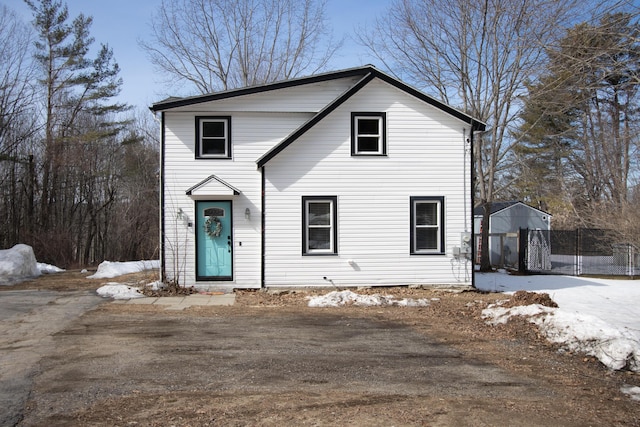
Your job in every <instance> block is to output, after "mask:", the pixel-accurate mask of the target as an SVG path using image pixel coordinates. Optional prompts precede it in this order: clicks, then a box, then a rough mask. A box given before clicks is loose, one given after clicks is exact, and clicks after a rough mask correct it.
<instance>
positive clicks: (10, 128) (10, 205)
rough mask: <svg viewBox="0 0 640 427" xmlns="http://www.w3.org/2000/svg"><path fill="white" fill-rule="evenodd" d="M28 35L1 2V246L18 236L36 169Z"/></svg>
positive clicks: (25, 222) (29, 208)
mask: <svg viewBox="0 0 640 427" xmlns="http://www.w3.org/2000/svg"><path fill="white" fill-rule="evenodd" d="M32 36H33V33H32V32H31V31H30V28H29V27H27V26H26V25H24V24H23V23H22V22H21V21H20V20H19V19H18V18H17V16H16V15H15V13H14V12H12V11H10V10H9V9H8V8H7V7H6V6H0V189H1V190H0V200H1V202H0V204H1V206H0V212H2V213H3V214H0V215H1V217H2V218H4V219H5V224H6V226H7V228H6V230H5V232H4V233H2V232H0V247H7V246H9V245H10V244H12V243H13V242H15V241H17V240H19V239H21V238H22V236H23V234H24V232H25V231H26V230H28V228H29V227H30V225H31V221H30V217H32V216H33V206H34V191H35V185H34V178H35V170H34V156H33V153H34V151H33V147H32V144H31V142H30V139H31V136H32V135H33V134H34V133H36V132H37V131H38V127H37V126H36V118H35V117H36V114H34V109H33V104H32V103H33V101H34V87H33V84H32V81H33V79H34V76H35V67H34V63H33V61H32V60H31V54H30V44H31V43H32V41H33V39H32ZM23 206H24V207H25V209H23V208H22V207H23Z"/></svg>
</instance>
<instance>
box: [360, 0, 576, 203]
mask: <svg viewBox="0 0 640 427" xmlns="http://www.w3.org/2000/svg"><path fill="white" fill-rule="evenodd" d="M576 3H577V2H575V1H573V0H569V1H563V2H558V1H556V0H524V1H522V0H517V1H516V0H492V1H489V0H452V1H448V2H441V1H438V0H417V1H416V0H397V1H395V2H394V3H393V5H392V6H391V8H390V10H389V13H388V14H386V15H385V16H384V17H382V18H380V19H379V20H378V21H377V23H376V25H375V27H374V28H372V29H369V30H362V31H360V32H359V38H360V41H361V42H362V43H363V44H364V45H365V46H367V47H368V48H369V49H370V50H371V51H372V52H373V53H374V54H375V55H376V56H377V57H378V58H379V59H380V60H381V61H382V62H383V63H384V64H385V66H386V67H387V68H388V69H390V70H392V71H393V72H395V74H397V75H398V76H400V77H402V78H404V79H406V80H409V81H411V82H414V83H415V84H416V85H418V86H420V87H421V88H422V89H423V90H424V91H426V92H428V93H431V94H433V95H434V96H435V97H436V98H438V99H440V100H442V101H444V102H446V103H448V104H451V105H454V106H458V107H459V108H461V109H462V110H464V111H465V112H467V113H468V114H470V115H472V116H474V117H476V118H478V119H480V120H482V121H484V122H486V123H487V124H488V126H489V131H488V132H486V133H485V134H484V135H477V136H478V137H480V136H481V138H476V139H475V149H474V157H475V158H474V166H475V176H476V186H477V188H476V191H477V192H478V194H479V199H480V200H482V201H492V200H494V199H495V198H496V194H499V193H500V191H501V188H500V187H499V174H500V172H501V171H502V170H503V169H504V168H505V167H506V165H507V160H508V153H509V150H510V149H511V148H512V147H513V145H514V144H515V143H516V141H515V140H513V139H510V138H509V131H510V128H511V127H513V126H514V125H515V123H516V121H517V112H518V107H519V105H518V104H519V102H518V96H519V95H520V94H521V93H522V92H523V90H524V84H525V82H526V81H527V79H528V78H530V77H531V76H532V75H535V73H536V72H537V71H538V69H539V67H540V64H541V63H542V62H543V61H542V60H543V59H544V50H543V48H542V47H543V46H544V45H545V44H547V43H550V42H551V41H553V40H555V39H557V37H558V34H559V31H561V30H562V27H563V24H566V23H567V22H568V20H569V19H572V18H574V17H575V12H576V9H575V6H576ZM580 5H582V3H580Z"/></svg>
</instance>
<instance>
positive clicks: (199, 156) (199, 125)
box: [195, 116, 232, 160]
mask: <svg viewBox="0 0 640 427" xmlns="http://www.w3.org/2000/svg"><path fill="white" fill-rule="evenodd" d="M207 121H209V122H224V123H225V129H226V135H225V153H224V154H203V145H202V135H201V128H202V123H204V122H207ZM195 144H196V147H195V155H196V159H206V160H211V159H225V160H226V159H231V157H232V156H231V116H196V141H195Z"/></svg>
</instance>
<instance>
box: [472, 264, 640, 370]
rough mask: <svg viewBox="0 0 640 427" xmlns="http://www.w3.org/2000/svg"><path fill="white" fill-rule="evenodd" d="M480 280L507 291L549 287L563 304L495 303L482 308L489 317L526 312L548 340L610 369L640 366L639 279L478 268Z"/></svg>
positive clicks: (479, 284) (488, 287)
mask: <svg viewBox="0 0 640 427" xmlns="http://www.w3.org/2000/svg"><path fill="white" fill-rule="evenodd" d="M476 286H477V287H478V288H479V289H483V290H494V291H495V290H498V289H499V290H501V291H503V292H505V293H513V292H515V291H518V290H526V291H529V292H540V293H547V294H549V295H550V296H551V298H552V299H553V300H554V301H555V302H556V303H557V304H558V306H559V307H558V308H550V307H544V306H541V305H538V304H535V305H529V306H520V307H512V308H505V307H500V306H499V305H493V306H490V307H488V308H486V309H485V310H483V312H482V316H483V318H485V319H486V321H487V323H489V324H498V323H505V322H507V321H508V320H509V318H511V317H512V316H523V317H527V318H528V320H529V321H530V322H531V323H534V324H535V325H537V327H538V329H539V330H540V332H541V333H542V334H543V335H544V336H545V337H546V338H547V339H548V340H549V341H551V342H553V343H557V344H560V345H561V346H562V347H563V348H565V349H567V350H570V351H576V352H582V353H585V354H588V355H591V356H594V357H596V358H598V360H600V362H601V363H602V364H604V365H605V366H607V367H608V368H610V369H614V370H620V369H629V370H631V371H635V372H640V316H638V315H637V314H636V312H637V307H638V304H640V283H639V282H638V281H634V280H609V279H591V278H577V277H569V276H510V275H507V274H477V275H476Z"/></svg>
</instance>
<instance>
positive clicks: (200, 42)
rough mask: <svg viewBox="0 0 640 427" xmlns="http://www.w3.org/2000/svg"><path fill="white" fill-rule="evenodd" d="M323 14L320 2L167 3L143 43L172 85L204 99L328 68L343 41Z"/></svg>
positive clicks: (197, 0) (173, 0) (215, 0)
mask: <svg viewBox="0 0 640 427" xmlns="http://www.w3.org/2000/svg"><path fill="white" fill-rule="evenodd" d="M324 9H325V2H324V1H317V0H171V1H166V0H163V2H162V5H161V6H160V8H159V10H158V13H157V15H155V16H154V17H153V18H152V38H151V40H150V41H148V42H142V43H141V44H142V46H143V48H144V49H145V50H146V51H147V53H148V55H149V57H150V59H151V61H152V62H153V63H154V65H155V66H156V67H157V68H158V69H159V70H160V71H161V72H162V73H164V74H166V75H167V80H168V82H169V83H172V84H178V85H186V86H188V87H189V88H190V89H192V88H195V91H196V92H197V93H200V94H204V93H209V92H214V91H218V90H226V89H230V88H235V87H241V86H250V85H255V84H261V83H266V82H272V81H276V80H280V79H287V78H291V77H296V76H299V75H302V74H312V73H314V72H317V71H319V70H321V69H323V67H325V66H326V64H327V62H328V60H329V59H330V58H331V57H332V55H333V54H334V52H335V51H336V49H337V48H338V47H339V45H340V43H334V42H333V41H332V40H331V38H330V34H329V33H328V31H327V22H326V21H327V20H326V17H325V13H324ZM192 90H193V89H192Z"/></svg>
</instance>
